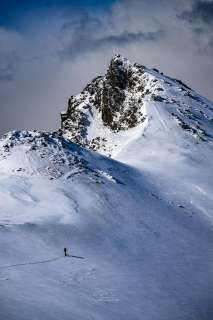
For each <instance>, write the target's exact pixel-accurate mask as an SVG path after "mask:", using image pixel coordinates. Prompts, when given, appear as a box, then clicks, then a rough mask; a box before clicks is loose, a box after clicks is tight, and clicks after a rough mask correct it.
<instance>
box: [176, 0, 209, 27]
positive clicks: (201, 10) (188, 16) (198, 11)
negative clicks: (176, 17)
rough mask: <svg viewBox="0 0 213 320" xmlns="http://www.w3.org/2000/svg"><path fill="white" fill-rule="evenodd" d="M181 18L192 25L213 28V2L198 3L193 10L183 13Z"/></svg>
mask: <svg viewBox="0 0 213 320" xmlns="http://www.w3.org/2000/svg"><path fill="white" fill-rule="evenodd" d="M180 17H181V18H182V19H185V20H186V21H188V22H190V23H204V24H205V25H208V26H211V27H213V1H196V2H195V3H194V5H193V6H192V8H191V10H187V11H183V12H182V14H181V15H180Z"/></svg>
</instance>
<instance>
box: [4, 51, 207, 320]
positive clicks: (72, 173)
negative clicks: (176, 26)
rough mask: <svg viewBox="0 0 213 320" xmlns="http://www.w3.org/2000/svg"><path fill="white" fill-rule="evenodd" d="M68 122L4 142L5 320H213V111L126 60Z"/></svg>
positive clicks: (74, 104)
mask: <svg viewBox="0 0 213 320" xmlns="http://www.w3.org/2000/svg"><path fill="white" fill-rule="evenodd" d="M139 70H140V71H139ZM139 74H140V75H139ZM138 77H139V79H138ZM140 77H141V78H140ZM134 79H135V80H134ZM140 79H141V80H140ZM140 81H142V82H141V83H140ZM139 86H140V89H139ZM88 88H89V89H88ZM140 90H142V91H140ZM85 97H87V98H88V99H87V100H85ZM137 99H138V100H137ZM140 99H141V100H140ZM136 100H137V101H138V103H137V104H136ZM85 101H87V102H85ZM94 102H95V104H94ZM132 106H135V107H134V108H133V109H132ZM68 111H69V112H70V113H69V112H68V113H67V112H66V113H65V114H63V115H62V130H61V131H60V132H58V133H47V132H38V131H14V132H11V133H8V134H7V135H6V136H4V137H3V138H2V139H1V140H0V286H1V290H0V319H4V320H29V319H31V320H37V319H45V320H58V319H62V320H72V319H73V320H75V319H82V320H89V319H90V320H91V319H93V320H108V319H112V320H118V319H122V320H130V319H132V320H141V319H144V320H171V319H173V320H200V319H202V320H210V319H212V317H213V308H212V297H213V268H212V265H213V250H212V246H211V243H212V241H213V214H212V212H213V211H212V208H213V196H212V189H213V188H212V186H213V184H212V181H213V170H212V158H213V150H212V103H211V102H210V101H207V100H206V99H204V98H202V97H200V96H199V95H197V94H196V93H195V92H194V91H193V90H191V89H189V88H187V87H186V86H185V85H184V84H182V83H181V82H178V81H176V80H173V79H170V78H168V77H165V76H163V75H162V74H160V73H158V72H157V71H153V70H152V71H151V70H148V69H146V68H145V67H142V66H139V65H137V64H135V65H131V64H130V63H129V62H128V61H127V60H126V59H123V58H122V57H118V56H116V57H115V58H114V59H113V61H112V62H111V65H110V67H109V70H108V72H107V75H106V76H105V77H103V78H98V79H96V80H95V81H94V82H92V84H91V85H89V87H87V89H85V91H84V92H83V93H82V94H80V95H79V96H77V97H73V98H72V101H70V109H69V110H68ZM73 112H74V114H73ZM71 114H73V118H72V119H71ZM134 115H136V118H134ZM124 118H125V121H124ZM99 137H100V138H99ZM70 139H72V140H73V142H72V141H70ZM94 139H95V140H94ZM74 142H78V143H79V144H80V145H81V146H80V145H78V144H76V143H74ZM82 146H86V147H87V148H88V147H89V148H92V149H96V150H98V151H100V152H101V153H103V154H106V155H109V154H110V155H111V156H112V157H113V158H114V159H112V158H110V157H105V156H104V155H102V154H99V153H96V152H94V151H92V150H89V149H85V148H83V147H82ZM64 247H67V248H68V249H69V252H70V254H71V255H73V256H75V257H63V248H64ZM82 258H84V259H82Z"/></svg>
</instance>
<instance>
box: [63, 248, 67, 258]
mask: <svg viewBox="0 0 213 320" xmlns="http://www.w3.org/2000/svg"><path fill="white" fill-rule="evenodd" d="M64 256H65V257H67V248H64Z"/></svg>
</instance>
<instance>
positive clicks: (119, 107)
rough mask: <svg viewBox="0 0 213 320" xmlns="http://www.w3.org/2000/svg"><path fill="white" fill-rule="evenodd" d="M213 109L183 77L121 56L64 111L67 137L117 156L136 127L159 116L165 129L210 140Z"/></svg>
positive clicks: (140, 128)
mask: <svg viewBox="0 0 213 320" xmlns="http://www.w3.org/2000/svg"><path fill="white" fill-rule="evenodd" d="M160 109H162V110H160ZM212 110H213V109H212V103H211V102H210V101H208V100H207V99H205V98H203V97H201V96H200V95H199V94H197V93H196V92H195V91H193V90H192V89H190V88H189V87H188V86H187V85H185V84H184V83H183V82H182V81H180V80H177V79H172V78H170V77H167V76H164V75H163V74H162V73H160V72H159V71H158V70H157V69H152V70H150V69H147V68H146V67H144V66H142V65H139V64H137V63H135V64H131V63H130V62H129V61H128V60H127V59H126V58H124V57H122V56H121V55H116V56H114V57H113V59H112V60H111V62H110V64H109V67H108V70H107V72H106V75H105V76H99V77H97V78H95V79H94V80H93V81H92V82H91V83H89V84H88V85H87V86H86V87H85V89H84V90H83V91H82V92H81V93H80V94H79V95H77V96H71V98H70V99H69V101H68V108H67V111H66V112H63V113H62V114H61V122H62V124H61V129H62V132H63V135H64V136H65V137H66V138H68V139H70V140H72V141H74V142H76V143H79V144H81V145H82V146H86V147H89V148H92V149H94V150H97V151H99V152H102V153H105V154H107V155H109V154H112V155H114V154H115V153H118V152H119V151H120V150H122V149H123V147H124V145H125V146H126V145H127V142H128V140H130V141H132V139H133V138H134V134H136V131H137V134H138V133H139V132H140V133H141V134H142V133H143V132H144V131H146V132H149V126H150V125H151V124H152V122H153V120H152V118H153V117H154V120H156V116H158V118H159V121H160V122H161V124H163V127H164V128H167V129H168V128H170V129H171V131H172V128H173V129H174V130H173V131H177V127H179V128H182V129H183V130H182V131H183V134H185V133H186V132H187V133H188V135H189V136H190V135H192V136H194V138H195V139H197V141H200V140H203V141H208V140H209V139H211V138H212V136H213V132H212V121H213V115H212ZM161 112H162V114H161ZM163 115H165V116H164V119H163V118H162V117H163ZM136 129H138V130H136ZM147 130H148V131H147Z"/></svg>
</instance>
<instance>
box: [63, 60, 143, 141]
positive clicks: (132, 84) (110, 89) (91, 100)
mask: <svg viewBox="0 0 213 320" xmlns="http://www.w3.org/2000/svg"><path fill="white" fill-rule="evenodd" d="M143 72H144V67H143V66H141V65H138V64H135V65H131V64H130V63H129V61H128V60H127V59H125V58H123V57H121V56H120V55H116V56H115V57H114V58H113V59H112V60H111V62H110V65H109V67H108V70H107V73H106V75H105V76H104V77H101V76H100V77H97V78H95V79H94V80H93V81H92V82H91V83H89V84H88V85H87V86H86V87H85V89H84V90H83V91H82V93H81V94H80V95H77V96H75V97H73V96H71V98H70V99H69V101H68V108H67V111H66V112H64V113H62V114H61V122H62V124H61V126H62V132H64V131H66V132H69V134H68V136H69V138H70V139H72V140H73V141H75V142H77V143H79V144H82V145H88V144H89V143H90V142H91V141H88V139H87V128H88V126H89V125H90V118H91V117H92V118H93V117H94V113H97V112H98V113H99V114H100V118H101V119H102V122H103V125H104V126H106V127H108V128H109V129H110V130H112V131H115V132H118V131H120V130H126V129H129V128H133V127H135V126H136V125H138V124H139V123H140V122H142V121H144V119H145V116H144V115H143V112H142V110H141V109H142V108H141V107H142V105H143V96H144V95H145V94H146V93H145V83H144V81H143V80H142V76H143ZM137 93H138V94H137ZM97 138H99V137H94V138H93V140H94V141H96V142H97ZM92 145H93V143H92Z"/></svg>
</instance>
